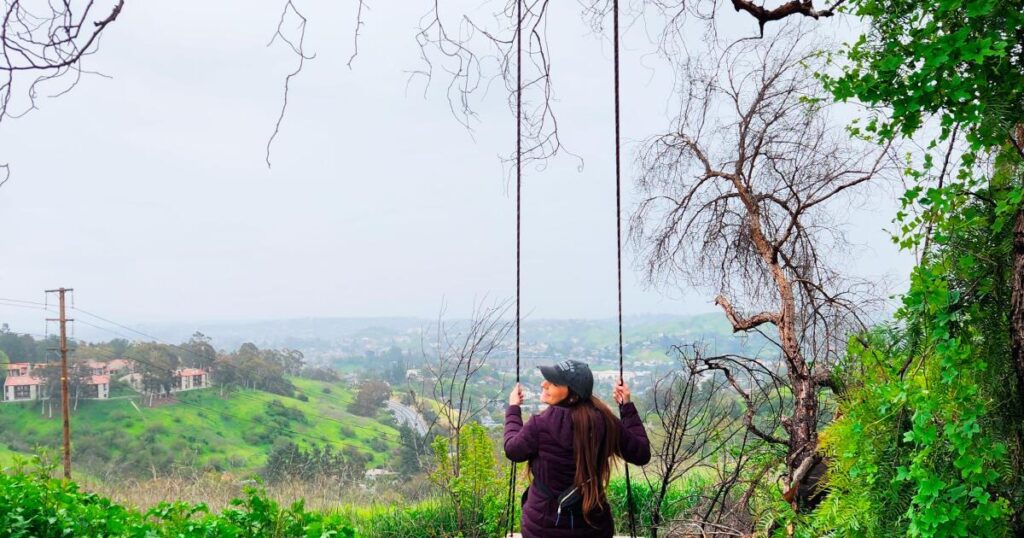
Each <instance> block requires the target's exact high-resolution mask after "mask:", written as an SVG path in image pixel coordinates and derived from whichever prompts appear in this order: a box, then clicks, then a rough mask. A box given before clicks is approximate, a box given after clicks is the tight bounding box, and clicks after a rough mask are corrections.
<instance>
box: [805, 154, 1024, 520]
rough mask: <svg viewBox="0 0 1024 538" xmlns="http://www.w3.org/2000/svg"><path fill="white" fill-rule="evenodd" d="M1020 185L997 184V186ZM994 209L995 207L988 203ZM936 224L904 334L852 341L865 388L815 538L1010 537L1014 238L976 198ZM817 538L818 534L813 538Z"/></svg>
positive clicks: (845, 411)
mask: <svg viewBox="0 0 1024 538" xmlns="http://www.w3.org/2000/svg"><path fill="white" fill-rule="evenodd" d="M1011 180H1013V178H1011V177H1008V176H1003V175H999V174H997V176H996V178H995V180H994V185H993V189H997V188H1000V184H1003V183H1005V182H1008V181H1011ZM982 198H985V196H984V193H983V196H982ZM952 208H953V209H952V210H951V211H950V212H948V213H947V215H946V218H945V219H944V220H943V221H941V222H939V223H937V226H936V233H935V237H934V241H935V244H936V246H935V250H934V251H933V252H932V253H931V254H930V255H929V257H928V258H927V259H926V260H925V262H924V263H922V264H920V265H919V266H918V267H917V268H916V269H915V270H914V272H913V274H912V278H911V285H910V289H909V291H908V292H907V293H906V295H905V296H904V298H903V306H902V308H901V310H900V311H899V312H898V314H897V320H898V321H899V322H900V324H899V325H898V326H893V327H888V328H879V329H876V330H875V331H874V332H873V333H871V334H869V335H866V336H865V337H863V338H855V339H853V340H851V342H850V344H849V350H848V362H849V366H848V374H849V375H850V376H851V377H852V379H853V383H852V385H853V388H851V389H850V390H849V392H848V393H847V394H846V395H845V397H844V399H843V401H842V402H841V404H840V416H839V418H838V419H837V420H836V421H835V422H834V423H833V424H831V425H830V426H829V427H828V428H827V429H826V430H825V432H824V433H823V434H822V445H823V449H824V450H825V451H826V453H827V454H828V455H829V457H830V462H831V464H830V465H831V468H830V470H829V487H830V490H831V493H830V495H829V496H828V498H827V499H826V501H825V502H824V503H823V505H822V506H821V507H819V509H818V510H817V512H816V514H815V517H814V518H813V523H811V524H810V526H811V527H813V529H814V530H816V531H818V532H819V534H820V533H825V532H828V533H830V534H831V535H834V536H865V537H873V536H894V535H907V536H922V537H933V536H942V537H945V536H1003V535H1006V534H1007V533H1008V532H1009V524H1010V520H1009V519H1010V515H1011V507H1012V506H1014V505H1016V503H1018V502H1019V499H1020V491H1021V484H1020V479H1019V477H1018V476H1017V475H1018V473H1016V472H1015V471H1014V470H1013V468H1012V466H1011V460H1012V458H1011V457H1010V456H1011V455H1010V453H1009V446H1008V445H1010V444H1011V443H1012V442H1013V441H1014V439H1015V435H1016V426H1015V425H1014V424H1013V422H1014V420H1015V419H1014V417H1015V416H1017V414H1016V411H1017V410H1016V407H1015V406H1014V405H1002V404H1004V403H1006V402H1012V401H1014V399H1015V394H1014V391H1013V388H1012V387H1013V381H1012V379H1013V376H1012V370H1011V369H1010V365H1009V360H1008V357H1009V342H1008V338H1009V337H1008V335H1009V329H1008V321H1007V317H1006V307H1007V305H1008V302H1009V299H1008V297H1009V291H1010V290H1009V277H1008V274H1007V267H1008V262H1009V259H1010V257H1011V249H1010V246H1011V240H1012V237H1011V234H1010V232H1009V230H1007V229H1006V228H1002V229H999V230H996V229H994V228H993V223H994V222H996V220H997V219H998V217H999V214H1000V209H999V208H998V207H996V206H994V205H992V204H989V203H986V202H982V201H974V202H972V203H962V202H961V203H959V204H958V205H954V206H952ZM812 535H814V534H813V533H812Z"/></svg>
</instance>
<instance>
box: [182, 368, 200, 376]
mask: <svg viewBox="0 0 1024 538" xmlns="http://www.w3.org/2000/svg"><path fill="white" fill-rule="evenodd" d="M178 375H180V376H190V375H206V370H200V369H199V368H182V369H181V371H180V372H178Z"/></svg>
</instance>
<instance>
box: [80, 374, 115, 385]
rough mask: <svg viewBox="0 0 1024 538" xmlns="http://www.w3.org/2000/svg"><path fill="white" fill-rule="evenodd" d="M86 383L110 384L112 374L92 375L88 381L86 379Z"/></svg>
mask: <svg viewBox="0 0 1024 538" xmlns="http://www.w3.org/2000/svg"><path fill="white" fill-rule="evenodd" d="M85 384H86V385H109V384H110V376H109V375H91V376H89V377H88V381H86V382H85Z"/></svg>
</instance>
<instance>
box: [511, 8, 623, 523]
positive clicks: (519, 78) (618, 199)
mask: <svg viewBox="0 0 1024 538" xmlns="http://www.w3.org/2000/svg"><path fill="white" fill-rule="evenodd" d="M612 4H613V8H612V11H613V13H612V21H613V23H612V26H613V33H614V37H613V40H614V51H615V254H616V277H617V284H618V290H617V291H618V321H619V323H618V329H619V382H624V369H623V362H624V361H623V357H624V354H623V332H622V152H621V149H620V148H621V142H620V140H621V137H620V120H619V118H620V97H619V71H620V69H619V0H613V2H612ZM522 34H523V0H517V1H516V383H519V380H520V342H521V339H520V334H521V332H520V324H521V322H522V317H521V314H520V295H521V293H520V291H521V274H522V271H521V260H522V256H521V252H522V247H521V245H522V205H523V204H522V183H523V181H522V180H523V146H522V144H523V37H522ZM511 467H512V468H511V472H510V473H509V488H508V505H507V506H508V509H507V510H506V514H508V536H512V535H513V534H514V531H515V519H516V518H515V514H516V508H515V502H516V470H517V464H516V462H512V465H511ZM625 471H626V510H627V512H628V513H629V530H630V536H631V537H634V538H635V537H636V535H637V534H636V517H635V515H634V508H633V488H632V485H631V481H630V478H629V464H625Z"/></svg>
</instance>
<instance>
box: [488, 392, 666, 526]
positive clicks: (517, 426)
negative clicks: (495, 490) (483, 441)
mask: <svg viewBox="0 0 1024 538" xmlns="http://www.w3.org/2000/svg"><path fill="white" fill-rule="evenodd" d="M594 412H595V413H598V411H597V410H595V411H594ZM619 416H620V417H622V418H621V422H620V428H619V432H620V436H619V446H620V447H621V448H622V456H623V458H624V459H625V460H626V461H627V462H629V463H632V464H634V465H644V464H646V463H647V462H648V461H650V460H651V444H650V441H648V440H647V432H645V431H644V425H643V422H641V421H640V415H639V414H638V413H637V411H636V406H634V405H633V404H632V403H627V404H625V405H621V406H619ZM595 426H596V428H595V432H594V439H597V440H599V439H603V438H604V421H601V420H599V421H595ZM505 456H507V457H508V459H510V460H512V461H517V462H521V461H527V460H529V461H530V468H531V469H532V470H533V476H534V478H535V480H539V481H541V482H543V483H544V484H546V485H547V486H548V487H549V488H551V490H552V491H554V492H555V493H556V494H557V493H560V492H562V491H565V490H566V489H568V488H569V487H570V486H571V485H572V482H573V477H574V476H575V475H576V458H575V456H574V454H573V448H572V416H571V414H570V411H569V408H568V407H561V406H554V405H553V406H550V407H548V408H547V409H545V410H544V411H543V412H542V413H540V414H539V415H534V416H533V417H530V420H529V421H528V422H527V423H526V426H523V416H522V409H520V407H519V406H518V405H510V406H509V407H508V410H506V411H505ZM604 505H605V508H604V509H603V510H601V511H600V512H597V511H596V510H595V511H594V512H592V513H591V514H590V524H587V523H586V522H585V521H578V519H581V518H573V519H572V520H568V518H567V517H566V513H565V511H563V512H562V515H561V517H558V516H557V510H558V502H557V501H556V500H553V499H549V498H547V497H546V496H545V495H544V494H543V493H542V492H541V491H540V489H539V488H538V487H537V486H536V484H531V485H530V488H529V491H528V492H527V495H526V504H524V505H523V508H522V512H523V516H522V520H521V523H522V532H523V538H574V537H583V536H588V537H590V536H592V537H600V538H605V537H611V536H612V535H613V534H614V530H615V526H614V525H613V523H612V514H611V510H610V509H609V508H608V505H607V501H605V502H604ZM556 520H557V523H558V525H556V524H555V523H556ZM591 525H592V526H591Z"/></svg>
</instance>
